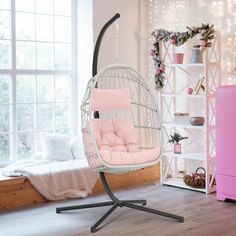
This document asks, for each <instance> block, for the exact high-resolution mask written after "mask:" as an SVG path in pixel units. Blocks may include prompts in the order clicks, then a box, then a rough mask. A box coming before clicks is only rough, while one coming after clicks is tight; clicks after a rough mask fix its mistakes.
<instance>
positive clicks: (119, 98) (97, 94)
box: [92, 88, 131, 111]
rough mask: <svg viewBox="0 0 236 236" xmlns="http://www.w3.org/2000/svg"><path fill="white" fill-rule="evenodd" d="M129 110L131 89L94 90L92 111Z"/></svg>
mask: <svg viewBox="0 0 236 236" xmlns="http://www.w3.org/2000/svg"><path fill="white" fill-rule="evenodd" d="M117 109H120V110H129V109H131V95H130V90H129V88H123V89H93V90H92V110H93V111H102V110H103V111H105V110H117Z"/></svg>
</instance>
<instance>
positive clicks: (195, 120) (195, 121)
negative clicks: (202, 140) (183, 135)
mask: <svg viewBox="0 0 236 236" xmlns="http://www.w3.org/2000/svg"><path fill="white" fill-rule="evenodd" d="M204 121H205V119H204V117H201V116H200V117H190V124H191V125H193V126H201V125H204Z"/></svg>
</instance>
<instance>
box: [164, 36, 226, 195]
mask: <svg viewBox="0 0 236 236" xmlns="http://www.w3.org/2000/svg"><path fill="white" fill-rule="evenodd" d="M190 41H191V40H190ZM191 43H192V44H193V42H190V43H189V44H186V45H185V48H184V54H185V61H184V62H185V63H183V64H173V61H172V55H173V53H174V52H175V50H176V48H175V47H174V46H173V45H171V44H170V43H162V45H161V56H162V59H163V60H164V61H165V64H166V77H167V78H166V81H165V87H164V88H163V90H162V92H161V94H160V101H161V103H160V104H161V111H162V120H163V128H164V137H163V139H164V152H163V157H162V159H161V184H163V185H168V186H175V187H180V188H184V189H190V190H195V191H200V192H205V193H207V194H208V193H211V192H214V191H215V185H214V179H215V174H214V173H215V92H216V89H217V87H218V86H219V85H220V84H221V41H220V33H219V32H217V33H216V37H215V39H214V40H213V42H212V46H211V47H210V48H207V49H206V50H205V51H204V53H203V58H204V63H195V64H191V63H189V61H190V60H189V59H190V58H189V56H188V55H190V54H191V46H192V45H191ZM186 56H187V58H186ZM200 76H201V77H205V80H204V84H203V85H204V86H205V91H204V92H203V91H202V92H201V93H200V94H192V95H189V94H187V91H186V90H187V88H188V87H192V88H193V89H194V88H195V85H196V83H197V81H198V79H200ZM183 78H184V79H183ZM199 102H200V104H202V107H201V109H202V112H203V115H202V116H204V118H205V123H204V125H203V126H193V125H191V124H190V121H189V118H190V117H189V118H188V119H187V120H186V119H185V120H184V119H183V121H179V120H178V121H176V119H175V118H174V114H175V113H176V112H182V111H179V109H181V106H183V107H185V109H187V111H186V110H185V111H184V112H188V113H191V111H190V110H191V109H193V106H194V104H196V103H199ZM188 103H189V105H188ZM184 104H185V105H186V104H187V105H186V106H184ZM186 107H187V108H186ZM190 115H191V114H190ZM176 131H177V132H180V134H182V135H184V136H188V139H187V140H184V142H182V143H181V144H182V153H181V154H175V153H174V152H173V144H170V143H168V140H169V137H170V134H172V133H173V132H176ZM197 167H203V168H205V170H206V187H205V188H204V189H199V188H192V187H189V186H187V185H185V183H184V182H183V175H184V174H190V173H193V172H195V170H196V168H197Z"/></svg>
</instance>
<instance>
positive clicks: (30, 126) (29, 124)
mask: <svg viewBox="0 0 236 236" xmlns="http://www.w3.org/2000/svg"><path fill="white" fill-rule="evenodd" d="M16 116H17V129H18V130H34V120H35V105H34V104H24V105H23V104H20V105H19V104H18V105H17V106H16Z"/></svg>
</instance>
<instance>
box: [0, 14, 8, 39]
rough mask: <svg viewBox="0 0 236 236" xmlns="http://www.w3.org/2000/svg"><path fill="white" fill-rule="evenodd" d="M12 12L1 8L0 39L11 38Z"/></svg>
mask: <svg viewBox="0 0 236 236" xmlns="http://www.w3.org/2000/svg"><path fill="white" fill-rule="evenodd" d="M10 19H11V13H10V12H9V11H1V10H0V28H1V30H0V39H10V38H11V27H10V26H11V22H10Z"/></svg>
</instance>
